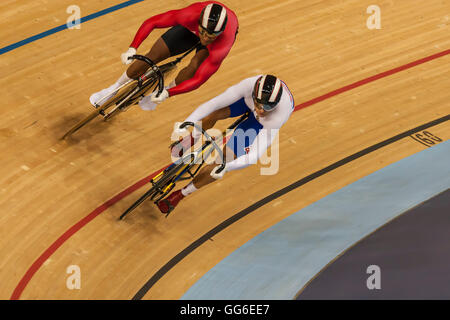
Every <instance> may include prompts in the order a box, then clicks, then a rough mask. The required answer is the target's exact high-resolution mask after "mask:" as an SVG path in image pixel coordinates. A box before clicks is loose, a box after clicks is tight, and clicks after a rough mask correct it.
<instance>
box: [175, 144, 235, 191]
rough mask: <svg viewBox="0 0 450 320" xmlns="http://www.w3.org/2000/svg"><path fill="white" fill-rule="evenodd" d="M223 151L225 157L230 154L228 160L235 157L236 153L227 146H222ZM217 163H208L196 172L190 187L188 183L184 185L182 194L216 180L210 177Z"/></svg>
mask: <svg viewBox="0 0 450 320" xmlns="http://www.w3.org/2000/svg"><path fill="white" fill-rule="evenodd" d="M223 152H224V155H225V158H226V159H228V158H231V157H230V155H232V156H233V157H232V159H229V160H233V159H235V158H236V155H235V154H234V152H233V151H232V150H231V149H230V148H229V147H228V146H225V147H224V148H223ZM217 166H218V164H216V163H214V164H210V165H207V166H205V167H203V168H202V169H201V170H200V171H199V172H198V173H197V175H196V176H195V177H194V179H193V180H192V182H191V183H190V184H192V186H193V187H194V188H192V187H189V184H188V185H187V186H186V187H184V188H183V189H182V190H181V192H182V193H183V195H184V196H187V195H189V194H190V193H192V192H193V191H195V190H198V189H200V188H203V187H204V186H206V185H208V184H210V183H213V182H214V181H216V179H214V178H213V177H211V171H212V170H213V169H214V168H215V167H217Z"/></svg>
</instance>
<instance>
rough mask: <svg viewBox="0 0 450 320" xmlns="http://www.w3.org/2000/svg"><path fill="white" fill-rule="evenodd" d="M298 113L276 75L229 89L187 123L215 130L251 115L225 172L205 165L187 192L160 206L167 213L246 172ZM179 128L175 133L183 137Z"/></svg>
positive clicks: (233, 142)
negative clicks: (199, 192)
mask: <svg viewBox="0 0 450 320" xmlns="http://www.w3.org/2000/svg"><path fill="white" fill-rule="evenodd" d="M293 110H294V98H293V96H292V94H291V92H290V91H289V89H288V87H287V86H286V84H285V83H284V82H283V81H281V80H280V79H278V78H277V77H275V76H272V75H259V76H256V77H251V78H247V79H245V80H242V81H241V82H239V83H238V84H236V85H234V86H232V87H230V88H228V89H227V90H226V91H225V92H224V93H222V94H220V95H219V96H217V97H215V98H213V99H211V100H209V101H208V102H206V103H204V104H202V105H201V106H199V107H198V108H197V109H196V110H195V111H194V112H193V113H192V114H191V115H190V116H189V117H188V118H187V119H186V120H185V121H190V122H198V121H202V127H203V129H204V130H207V129H209V128H212V127H213V126H214V124H215V123H216V121H218V120H223V119H227V118H232V117H238V116H240V115H243V114H244V113H246V112H250V114H249V117H248V118H247V119H246V120H245V121H243V122H242V123H241V124H240V125H238V127H237V128H236V129H235V131H234V133H233V135H232V136H231V138H230V139H229V140H228V142H227V144H226V150H224V151H225V153H226V155H227V159H230V156H229V155H230V153H232V154H234V157H231V158H232V159H233V158H234V159H233V160H231V161H229V162H228V160H227V163H226V165H225V169H224V170H222V171H221V172H220V173H218V172H216V171H217V170H218V168H219V167H220V165H217V164H212V165H208V166H205V167H204V168H203V169H202V170H201V171H200V172H199V173H198V174H197V175H196V176H195V178H194V180H193V181H192V182H191V183H189V184H188V185H187V186H186V187H184V188H183V189H180V190H177V191H174V192H173V193H172V194H170V195H169V196H168V197H167V198H166V199H164V200H162V201H160V202H159V203H158V207H159V209H160V210H161V212H163V213H167V212H170V211H171V210H173V208H175V206H176V205H177V204H178V203H179V201H180V200H181V199H183V198H184V197H186V196H187V195H189V194H191V193H192V192H194V191H196V190H197V189H199V188H201V187H203V186H205V185H207V184H209V183H211V182H214V181H215V180H217V179H220V178H222V177H223V175H224V174H225V172H229V171H233V170H236V169H242V168H244V167H246V166H248V165H250V164H255V163H256V162H257V160H258V159H259V158H260V157H261V156H262V155H263V154H264V153H265V152H266V150H267V148H268V147H269V146H270V145H271V143H272V141H273V139H274V138H275V136H276V134H277V133H278V131H279V129H280V128H281V127H282V126H283V124H284V123H286V121H287V120H288V119H289V117H290V115H291V114H292V112H293ZM180 124H181V123H177V124H176V125H175V134H177V135H183V133H185V130H184V129H183V130H180V129H179V125H180ZM200 136H201V133H200V132H198V131H197V130H194V131H193V134H192V135H191V136H188V137H187V139H183V141H182V142H181V143H180V145H179V146H176V147H178V148H179V149H182V150H180V151H183V150H186V149H188V148H189V147H190V145H191V144H193V143H195V141H196V140H197V139H198V138H200Z"/></svg>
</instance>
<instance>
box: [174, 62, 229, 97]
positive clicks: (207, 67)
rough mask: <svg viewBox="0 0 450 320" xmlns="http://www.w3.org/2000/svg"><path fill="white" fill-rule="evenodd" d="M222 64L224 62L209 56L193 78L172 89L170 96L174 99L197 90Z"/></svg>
mask: <svg viewBox="0 0 450 320" xmlns="http://www.w3.org/2000/svg"><path fill="white" fill-rule="evenodd" d="M221 63H222V61H218V60H217V59H213V58H212V57H211V56H209V57H208V58H206V59H205V61H203V62H202V64H201V65H200V66H199V67H198V69H197V71H196V72H195V74H194V76H193V77H192V78H190V79H187V80H185V81H183V82H182V83H180V84H179V85H177V86H176V87H173V88H172V89H170V90H169V96H170V97H172V96H175V95H177V94H180V93H185V92H189V91H192V90H195V89H197V88H198V87H200V86H201V85H202V84H204V83H205V82H206V81H207V80H208V79H209V78H210V77H211V76H212V75H213V74H214V73H216V71H217V70H218V69H219V67H220V64H221Z"/></svg>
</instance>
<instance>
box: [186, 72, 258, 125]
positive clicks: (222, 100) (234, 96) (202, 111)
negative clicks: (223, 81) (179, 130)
mask: <svg viewBox="0 0 450 320" xmlns="http://www.w3.org/2000/svg"><path fill="white" fill-rule="evenodd" d="M254 82H255V80H254V79H253V78H248V79H244V80H242V81H241V82H239V83H238V84H235V85H234V86H231V87H229V88H228V89H227V90H226V91H225V92H223V93H222V94H220V95H218V96H217V97H215V98H213V99H211V100H209V101H207V102H205V103H204V104H202V105H200V106H199V107H198V108H197V109H195V111H194V112H192V113H191V115H190V116H189V117H188V118H187V119H186V121H191V122H196V121H200V120H202V119H203V118H204V117H206V116H208V115H209V114H211V113H213V112H214V111H216V110H219V109H222V108H224V107H228V106H229V105H231V104H233V103H235V102H236V101H238V100H239V99H241V98H243V97H244V96H245V94H246V93H248V92H251V90H252V89H251V88H252V87H253V84H254Z"/></svg>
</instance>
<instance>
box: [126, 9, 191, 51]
mask: <svg viewBox="0 0 450 320" xmlns="http://www.w3.org/2000/svg"><path fill="white" fill-rule="evenodd" d="M185 9H187V8H184V9H180V10H170V11H167V12H165V13H161V14H158V15H156V16H153V17H151V18H150V19H147V20H146V21H144V23H143V24H142V25H141V27H140V28H139V30H138V31H137V33H136V35H135V37H134V40H133V42H132V43H131V45H130V47H132V48H135V49H137V48H138V47H139V46H140V45H141V43H142V42H143V41H144V40H145V39H146V38H147V37H148V35H149V34H150V32H152V31H153V29H155V28H168V27H172V26H175V25H177V24H180V21H179V20H180V18H181V17H182V15H183V11H184V10H185Z"/></svg>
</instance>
